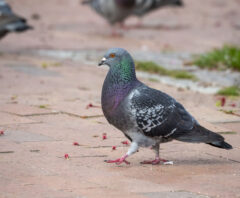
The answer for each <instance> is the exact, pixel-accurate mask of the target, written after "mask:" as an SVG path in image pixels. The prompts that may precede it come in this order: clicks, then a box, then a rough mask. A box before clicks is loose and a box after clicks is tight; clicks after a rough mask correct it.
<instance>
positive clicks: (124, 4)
mask: <svg viewBox="0 0 240 198" xmlns="http://www.w3.org/2000/svg"><path fill="white" fill-rule="evenodd" d="M82 4H88V5H90V6H91V7H92V8H93V9H94V10H95V11H96V12H97V13H98V14H100V15H101V16H102V17H104V18H105V19H106V20H107V21H108V22H109V23H110V24H111V25H113V24H115V23H123V21H124V20H125V19H126V18H127V17H129V16H131V15H136V16H143V15H145V14H147V13H149V12H150V11H153V10H155V9H157V8H160V7H162V6H167V5H176V6H182V5H183V3H182V1H181V0H111V1H109V0H83V1H82Z"/></svg>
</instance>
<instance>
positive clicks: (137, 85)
mask: <svg viewBox="0 0 240 198" xmlns="http://www.w3.org/2000/svg"><path fill="white" fill-rule="evenodd" d="M100 65H108V66H109V71H108V74H107V76H106V79H105V81H104V84H103V88H102V97H101V102H102V110H103V113H104V116H105V117H106V119H107V120H108V122H109V123H110V124H112V125H113V126H115V127H116V128H118V129H119V130H121V131H122V132H123V133H124V135H125V136H126V137H127V138H128V139H129V140H130V141H131V146H130V148H129V150H128V152H127V153H126V154H125V155H124V156H122V157H121V158H119V159H117V160H108V161H107V162H108V163H117V164H121V163H122V162H125V163H126V164H129V162H128V161H126V158H127V157H128V156H130V155H131V154H133V153H135V152H136V151H137V150H138V148H139V147H152V148H153V149H154V151H155V153H156V158H155V159H154V160H153V161H144V162H143V163H144V164H149V163H150V164H159V163H160V162H161V161H164V162H166V160H163V159H161V158H160V157H159V145H160V143H164V142H169V141H171V140H173V139H175V140H179V141H183V142H192V143H201V142H203V143H206V144H209V145H211V146H215V147H219V148H223V149H232V146H231V145H230V144H228V143H226V142H225V141H224V138H223V137H222V136H221V135H219V134H216V133H214V132H212V131H210V130H208V129H206V128H204V127H202V126H201V125H200V124H199V123H198V122H197V121H196V120H195V119H194V118H193V117H192V116H191V115H190V114H189V113H188V112H187V111H186V110H185V108H184V107H183V106H182V105H181V104H180V103H179V102H177V101H176V100H175V99H174V98H172V97H171V96H169V95H167V94H166V93H163V92H161V91H158V90H156V89H152V88H150V87H148V86H147V85H145V84H143V83H142V82H140V81H139V80H138V79H137V78H136V74H135V66H134V62H133V59H132V57H131V55H130V54H129V53H128V52H127V51H126V50H124V49H122V48H112V49H109V50H108V52H107V53H106V54H105V55H104V57H103V58H102V60H101V62H100V63H99V66H100Z"/></svg>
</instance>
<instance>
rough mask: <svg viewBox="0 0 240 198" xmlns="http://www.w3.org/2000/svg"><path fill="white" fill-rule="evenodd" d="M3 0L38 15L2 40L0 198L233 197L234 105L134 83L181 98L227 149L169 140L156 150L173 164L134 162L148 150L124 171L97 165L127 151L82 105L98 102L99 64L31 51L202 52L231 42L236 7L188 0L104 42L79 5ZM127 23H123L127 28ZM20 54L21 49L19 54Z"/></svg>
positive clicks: (237, 178) (237, 126)
mask: <svg viewBox="0 0 240 198" xmlns="http://www.w3.org/2000/svg"><path fill="white" fill-rule="evenodd" d="M9 2H10V3H11V4H12V6H13V8H14V9H15V10H17V12H18V13H22V15H24V16H26V17H31V15H32V14H34V13H38V14H40V19H39V20H33V19H31V20H30V23H32V24H33V25H34V26H35V30H33V31H29V32H27V33H24V34H21V35H19V34H18V35H16V34H12V35H9V36H8V37H6V38H5V39H4V40H1V44H0V130H3V131H4V134H3V135H1V136H0V197H1V198H13V197H17V198H18V197H24V198H28V197H33V196H34V197H36V198H38V197H39V198H43V197H46V198H47V197H51V198H84V197H87V198H95V197H96V198H99V197H106V198H108V197H109V198H110V197H111V198H112V197H127V198H136V197H137V198H141V197H142V198H157V197H167V198H168V197H169V198H175V197H178V198H186V197H193V198H205V197H222V198H223V197H224V198H226V197H229V198H230V197H231V198H235V197H236V198H237V197H238V198H239V197H240V155H239V151H240V150H239V149H240V147H239V142H240V117H239V116H238V115H239V114H240V101H239V99H227V101H226V105H225V106H224V107H216V105H215V104H216V101H217V100H219V98H218V96H214V95H210V94H201V93H198V92H193V91H190V90H187V89H179V88H176V87H174V86H167V85H164V84H161V83H159V82H152V81H150V80H147V79H141V80H143V81H144V82H145V83H146V84H148V85H149V86H151V87H154V88H156V89H159V90H162V91H164V92H167V93H168V94H170V95H172V96H173V97H175V98H176V99H177V100H179V101H180V102H181V103H182V104H183V105H184V106H185V107H186V108H187V110H189V111H190V112H191V113H192V114H193V115H194V116H195V117H196V118H197V119H198V120H199V122H200V123H202V124H203V125H204V126H205V127H208V128H209V129H211V130H214V131H217V132H219V133H222V135H223V136H224V137H225V138H226V140H227V141H228V142H229V143H231V144H232V145H233V147H234V149H233V150H229V151H226V150H221V149H217V148H214V147H211V146H208V145H204V144H189V143H182V142H178V141H173V142H171V143H168V144H162V145H161V151H160V152H161V157H163V158H167V159H169V160H172V161H173V162H174V165H159V166H151V165H149V166H148V165H141V164H140V163H139V162H140V161H142V160H143V159H151V158H152V157H154V153H153V151H151V150H150V149H140V150H139V152H138V153H136V154H135V155H133V156H131V157H130V158H129V161H130V162H131V164H130V165H120V166H118V165H115V164H106V163H105V162H104V160H106V159H115V158H117V157H119V156H121V155H122V154H123V153H125V152H126V151H127V149H128V145H125V144H122V143H121V142H122V141H125V140H126V138H125V137H124V136H123V135H122V133H121V132H119V131H118V130H117V129H115V128H113V127H112V126H110V125H109V124H108V123H107V121H106V120H105V118H104V117H103V116H102V111H101V109H100V108H88V109H87V108H86V106H87V105H88V104H89V103H92V104H94V105H97V106H99V105H100V92H101V87H102V83H103V80H104V78H105V75H106V72H107V70H106V68H104V67H102V68H99V67H94V66H90V65H89V64H87V63H85V62H84V63H83V62H81V61H78V62H76V61H72V60H71V59H64V60H61V61H59V59H53V58H51V59H50V58H47V57H42V56H41V57H40V56H32V55H31V53H29V52H30V51H31V50H36V49H54V50H55V49H65V50H68V49H69V50H74V49H106V48H108V47H111V46H121V47H125V48H127V49H130V50H136V49H138V50H139V49H143V50H149V51H158V50H162V49H166V48H167V49H168V50H169V49H170V50H173V51H187V52H200V51H204V50H207V49H210V48H212V47H216V46H221V45H222V44H223V43H226V42H233V43H239V29H238V28H239V24H238V23H239V21H238V20H237V17H239V12H238V8H239V1H233V0H232V1H229V3H226V1H213V0H211V1H210V0H209V1H204V3H203V2H201V3H200V2H198V3H197V2H195V3H194V4H191V2H192V1H190V0H188V1H187V0H186V7H185V8H184V9H183V10H181V9H178V10H176V9H166V10H161V11H159V12H155V13H153V14H151V15H149V16H147V17H146V18H144V24H146V25H148V24H150V25H151V26H153V27H154V28H153V27H147V28H143V29H130V30H128V32H127V33H126V32H124V36H123V37H121V38H110V37H109V33H110V31H111V29H110V28H109V27H108V25H107V24H105V22H104V21H103V20H102V19H101V18H98V16H97V15H95V14H94V13H93V12H92V11H91V10H90V9H87V8H84V7H81V6H80V5H79V3H78V1H74V0H73V1H63V0H52V1H51V2H44V3H43V1H40V0H25V1H16V0H10V1H9ZM29 7H31V9H29ZM86 16H91V18H90V17H86ZM156 17H158V19H159V20H157V19H156ZM153 19H154V20H153ZM168 20H169V21H170V22H169V23H168V22H167V21H168ZM197 20H198V23H197V22H195V21H197ZM135 21H136V20H135V19H134V18H131V19H129V20H128V21H127V24H128V25H132V24H134V23H135ZM150 22H151V23H150ZM155 23H159V24H157V25H156V24H155ZM155 26H157V27H155ZM205 26H206V27H207V28H204V27H205ZM199 30H202V31H199ZM218 30H219V31H218ZM216 32H218V33H216ZM24 50H26V51H27V53H21V52H22V51H24ZM232 104H236V107H232V106H231V105H232ZM220 109H225V110H234V112H236V114H237V115H231V114H225V113H223V112H222V111H219V110H220ZM103 133H106V134H107V139H105V140H103V139H102V134H103ZM74 142H77V143H78V144H79V145H73V143H74ZM113 146H116V150H113V149H112V147H113ZM65 154H68V155H69V159H65V157H64V156H65Z"/></svg>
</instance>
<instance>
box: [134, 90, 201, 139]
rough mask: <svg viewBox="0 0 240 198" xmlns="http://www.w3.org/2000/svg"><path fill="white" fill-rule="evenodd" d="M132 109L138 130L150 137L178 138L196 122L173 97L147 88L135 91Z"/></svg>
mask: <svg viewBox="0 0 240 198" xmlns="http://www.w3.org/2000/svg"><path fill="white" fill-rule="evenodd" d="M130 109H131V111H132V112H133V115H134V116H135V120H136V123H137V127H138V129H139V130H140V131H142V132H143V133H144V134H145V135H146V136H150V137H154V136H163V137H166V138H167V137H177V136H179V135H181V134H183V133H184V132H185V131H189V130H191V129H192V128H193V125H194V123H195V122H196V121H195V119H194V118H193V117H192V116H191V115H190V114H189V113H188V112H187V111H186V110H185V109H184V107H183V106H182V105H181V104H179V103H178V102H176V101H175V100H174V99H173V98H172V97H170V96H169V95H167V94H165V93H163V92H161V91H158V90H155V89H151V88H149V87H147V86H142V87H139V88H138V89H136V90H134V91H133V93H132V97H131V102H130Z"/></svg>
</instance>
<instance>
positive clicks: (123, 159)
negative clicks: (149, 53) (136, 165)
mask: <svg viewBox="0 0 240 198" xmlns="http://www.w3.org/2000/svg"><path fill="white" fill-rule="evenodd" d="M126 158H127V155H125V156H123V157H121V158H119V159H116V160H105V162H106V163H116V164H117V165H119V164H121V163H123V162H124V163H126V164H130V162H128V161H127V160H126Z"/></svg>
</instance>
